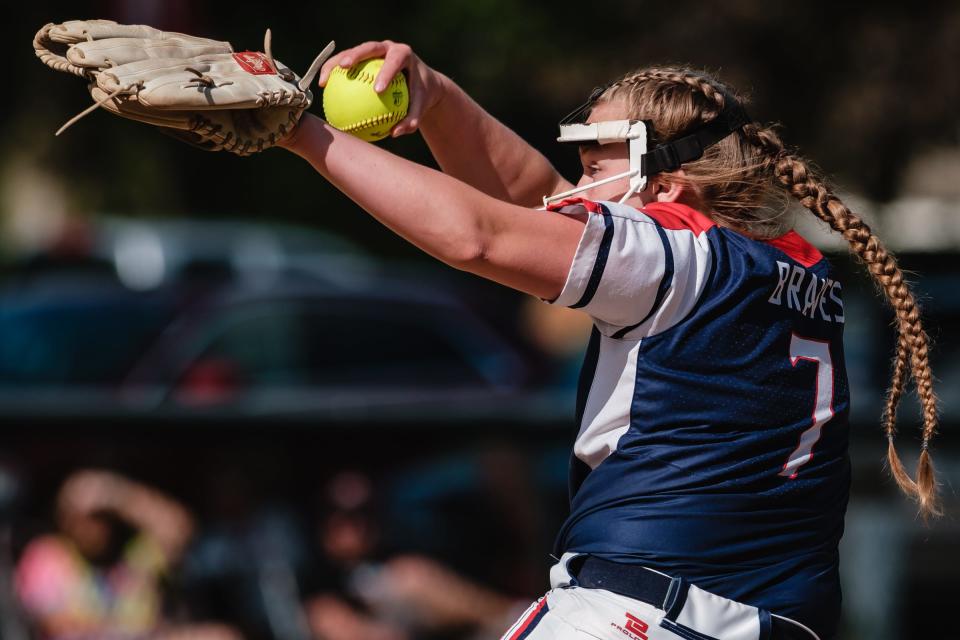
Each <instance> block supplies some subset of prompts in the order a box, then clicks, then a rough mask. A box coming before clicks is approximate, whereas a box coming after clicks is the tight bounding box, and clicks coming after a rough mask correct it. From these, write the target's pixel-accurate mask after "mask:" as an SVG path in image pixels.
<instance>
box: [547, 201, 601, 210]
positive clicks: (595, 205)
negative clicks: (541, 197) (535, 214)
mask: <svg viewBox="0 0 960 640" xmlns="http://www.w3.org/2000/svg"><path fill="white" fill-rule="evenodd" d="M575 205H580V206H582V207H583V208H584V209H586V210H587V211H589V212H590V213H603V211H602V210H601V209H600V203H599V202H594V201H593V200H587V199H586V198H567V199H566V200H561V201H560V202H555V203H553V204H551V205H550V206H548V207H547V211H560V210H561V209H563V208H564V207H572V206H575Z"/></svg>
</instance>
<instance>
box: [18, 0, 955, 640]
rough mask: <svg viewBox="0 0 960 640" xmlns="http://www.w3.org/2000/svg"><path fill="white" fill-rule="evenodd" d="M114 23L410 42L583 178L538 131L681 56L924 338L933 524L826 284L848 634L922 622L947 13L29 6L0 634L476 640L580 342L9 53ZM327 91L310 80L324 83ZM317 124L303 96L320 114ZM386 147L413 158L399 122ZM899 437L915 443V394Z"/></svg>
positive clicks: (856, 335) (943, 180)
mask: <svg viewBox="0 0 960 640" xmlns="http://www.w3.org/2000/svg"><path fill="white" fill-rule="evenodd" d="M94 17H98V18H111V19H114V20H117V21H119V22H124V23H145V24H150V25H152V26H155V27H159V28H162V29H167V30H174V31H184V32H188V33H193V34H196V35H204V36H209V37H212V38H216V39H221V40H229V41H230V42H232V43H233V44H234V45H235V47H236V48H238V49H254V50H258V49H260V47H261V45H262V38H263V31H264V29H265V28H266V27H271V28H272V29H273V34H274V47H273V48H274V52H275V53H276V55H277V57H278V58H279V59H281V60H283V61H284V63H286V64H288V65H290V66H291V67H293V68H294V69H302V68H303V67H304V66H305V65H307V64H308V63H309V62H310V60H312V58H313V56H314V55H315V54H316V53H317V52H318V51H319V49H320V48H321V47H322V46H323V45H324V44H326V42H327V41H328V40H330V39H336V40H337V42H338V45H339V46H340V48H346V47H349V46H352V45H353V44H357V43H359V42H362V41H364V40H369V39H383V38H390V39H393V40H399V41H405V42H408V43H410V44H411V45H412V46H413V47H414V49H415V50H416V51H417V52H418V53H419V55H420V56H421V57H422V58H423V59H424V60H426V61H427V62H428V63H430V64H432V65H433V66H435V67H437V68H438V69H440V70H441V71H443V72H445V73H447V74H448V75H450V76H452V77H453V78H454V79H455V80H456V81H457V82H459V83H460V84H461V85H462V86H463V87H465V88H466V89H467V91H468V92H470V93H471V94H472V95H473V96H474V97H476V98H477V100H478V101H479V102H481V104H483V105H485V106H486V107H487V108H488V110H490V111H491V112H492V113H493V114H494V115H495V116H497V117H498V118H500V119H501V120H503V121H504V122H506V123H507V124H508V125H509V126H511V127H513V128H514V129H516V130H517V131H518V132H519V133H520V134H521V135H522V136H524V137H525V138H526V139H527V140H529V141H531V142H532V143H533V144H534V145H535V146H537V147H538V148H540V149H541V150H543V151H544V153H546V154H547V156H548V157H549V158H550V159H551V160H552V161H553V162H555V163H556V165H557V166H558V167H559V168H560V169H561V171H562V172H564V173H565V174H566V175H567V176H568V178H570V179H573V180H576V178H577V177H578V174H577V171H578V168H579V163H578V159H577V157H576V155H575V154H569V153H568V152H564V151H563V150H561V149H559V148H558V145H554V144H553V143H552V141H553V139H554V138H555V136H556V122H557V120H558V119H559V118H560V117H561V116H562V115H564V114H565V113H567V112H568V111H569V110H570V109H571V108H572V107H573V106H575V105H577V104H579V103H581V102H582V101H583V100H584V99H585V97H586V95H588V94H589V92H590V90H591V89H592V88H593V87H594V86H596V85H599V84H602V83H604V82H606V81H608V80H610V79H611V78H613V77H615V76H617V75H619V74H621V73H623V72H625V71H626V70H628V69H630V68H631V67H634V66H640V65H644V64H648V63H652V62H674V63H688V64H691V65H693V66H695V67H703V68H707V69H709V70H712V71H719V73H720V75H721V77H722V78H723V79H725V80H727V81H728V82H730V83H731V84H733V85H734V86H736V87H738V88H739V89H741V90H742V91H745V92H747V93H748V94H750V95H751V96H752V106H751V108H750V111H751V113H752V114H753V116H754V117H755V118H757V119H759V120H763V121H776V122H780V123H782V125H783V127H784V137H785V139H786V140H787V141H788V142H789V143H791V144H794V145H797V146H799V147H800V149H801V150H802V151H803V152H804V153H806V154H807V155H808V156H810V157H811V158H813V159H815V160H816V162H817V163H819V165H820V166H821V167H822V168H823V170H824V171H826V172H827V173H828V174H829V175H830V176H832V177H833V178H834V180H835V181H836V183H837V185H838V188H839V189H840V191H841V193H842V194H843V196H844V198H845V199H847V201H848V202H849V203H850V204H851V205H853V206H854V208H855V209H856V210H857V211H858V212H859V213H861V214H862V215H863V216H864V217H865V218H866V219H868V220H869V221H870V223H871V224H872V225H874V227H875V228H876V229H877V230H878V232H879V234H880V235H881V237H883V238H885V239H886V241H887V242H888V243H889V245H891V247H892V248H893V249H895V250H896V251H898V253H899V255H900V258H901V261H902V264H903V266H904V267H905V268H906V269H908V270H910V274H911V275H910V278H911V280H912V281H913V283H914V285H915V286H916V288H917V291H918V294H919V297H920V299H921V301H922V304H923V307H924V312H925V315H926V321H927V323H928V324H927V326H928V330H929V332H930V334H931V336H932V338H933V341H934V344H935V348H934V352H933V367H934V373H935V374H936V375H937V376H938V378H939V385H938V393H939V395H940V398H941V401H942V418H943V425H942V430H941V431H942V433H941V435H940V436H939V438H938V439H937V440H936V443H935V446H934V449H935V460H936V461H937V463H938V465H939V471H940V474H941V479H942V482H943V493H944V496H945V500H946V504H947V515H946V517H945V518H943V519H942V520H940V521H938V522H937V523H935V524H934V525H932V526H929V527H925V526H923V525H922V524H921V523H920V522H918V520H917V519H916V517H915V515H914V510H913V508H912V506H911V505H910V504H909V503H908V502H907V501H906V500H904V499H902V498H901V497H899V496H898V495H897V492H896V491H895V487H894V485H893V483H892V481H891V480H890V479H889V478H888V476H887V474H886V473H885V471H884V469H883V467H882V460H883V453H884V444H885V442H884V439H883V437H882V435H881V432H880V428H879V417H880V412H881V406H882V405H881V397H882V394H883V390H884V388H885V385H886V383H887V380H888V363H889V360H890V357H891V355H892V345H893V342H892V334H891V331H890V328H889V327H890V315H889V313H888V312H887V311H886V310H885V309H884V308H883V307H882V305H881V304H880V302H879V300H878V299H877V298H876V296H875V295H874V291H873V289H872V285H870V283H869V282H867V281H866V280H865V279H864V278H863V276H862V275H861V274H860V273H859V267H858V265H856V264H853V263H852V262H851V261H850V260H849V259H848V257H847V256H846V254H845V247H844V245H843V244H842V243H841V242H838V240H837V238H834V237H831V236H830V235H829V234H828V233H827V232H826V230H825V229H824V228H823V227H821V226H819V224H818V223H815V222H813V221H812V216H809V215H806V216H804V215H803V214H800V215H799V216H798V219H797V226H798V228H800V229H801V230H802V231H803V232H804V233H806V234H808V236H809V237H811V239H813V240H814V242H815V243H816V244H817V245H818V246H820V247H821V249H823V250H825V251H828V252H829V253H830V255H831V257H832V259H833V260H834V261H835V263H836V264H837V266H838V267H839V268H840V269H841V270H842V271H843V272H844V274H845V280H844V281H845V283H846V284H845V288H844V293H845V299H846V307H847V318H848V322H847V325H846V333H847V336H846V341H847V344H846V348H847V362H848V369H849V373H850V377H851V387H852V398H853V416H852V417H853V424H852V457H853V462H854V474H855V476H854V493H853V497H852V500H851V504H850V508H849V512H848V518H847V532H846V535H845V537H844V541H843V549H842V557H843V578H844V589H845V593H844V596H845V602H844V607H845V613H844V615H845V618H844V623H843V635H842V637H843V638H846V639H859V638H870V639H871V640H884V639H887V638H904V637H906V638H918V637H931V636H937V637H946V636H949V635H950V633H948V632H946V631H944V628H945V625H946V622H945V618H946V612H947V611H949V609H948V607H949V606H950V605H951V604H952V600H953V592H952V587H953V586H954V584H955V582H956V578H957V577H958V575H960V573H958V569H960V535H958V534H960V525H958V522H957V517H956V514H957V507H958V506H960V505H958V502H960V501H958V499H957V494H956V487H957V486H958V479H960V438H958V437H957V435H956V431H957V430H956V427H957V424H958V422H960V340H958V338H957V329H958V323H960V295H958V294H960V261H958V257H960V74H958V73H957V72H956V68H955V67H956V62H957V60H960V5H958V4H957V3H956V2H914V3H901V2H890V1H886V0H880V1H876V2H872V3H869V5H864V4H862V3H837V2H827V1H826V0H813V1H811V2H806V3H802V4H797V3H771V2H764V1H762V0H729V1H727V2H724V3H710V2H694V1H691V0H674V1H673V2H669V3H655V2H647V1H643V2H637V1H634V2H626V1H622V0H609V1H608V2H605V3H600V4H595V5H589V4H585V3H582V2H576V3H574V2H568V1H567V0H558V1H554V2H550V3H533V2H525V3H520V2H510V1H508V0H468V1H465V0H448V1H446V2H442V3H441V2H435V3H431V2H418V1H416V0H412V1H408V2H404V3H396V2H394V3H387V2H380V1H379V0H370V1H369V2H367V3H364V4H363V5H359V4H353V3H344V4H339V3H313V4H303V3H292V2H283V1H274V2H269V3H252V2H250V3H248V2H243V1H236V2H230V3H221V2H203V3H199V2H189V1H188V0H162V1H161V0H143V1H137V2H135V1H132V0H131V1H119V0H117V1H110V2H108V1H103V2H73V3H66V2H62V1H61V0H52V1H47V2H43V3H30V4H26V5H24V6H20V7H19V8H18V9H17V12H16V17H15V18H11V17H8V18H7V19H6V20H4V21H3V24H2V25H0V31H2V33H3V36H4V37H3V41H4V42H7V43H8V49H9V51H8V53H9V54H10V55H9V56H8V57H7V60H8V62H9V64H8V67H7V68H8V76H9V75H10V73H11V72H12V73H13V78H12V81H11V82H10V83H9V84H8V93H9V94H10V96H12V97H8V98H7V99H6V100H4V101H3V102H2V103H0V114H2V118H0V132H2V135H0V148H2V154H0V425H2V428H0V638H2V640H26V639H28V638H35V639H41V638H57V639H66V638H74V639H79V638H116V639H129V638H143V637H147V636H149V637H156V638H199V639H205V638H218V639H219V638H223V639H230V640H233V639H237V638H246V639H249V640H256V639H261V638H262V639H277V640H288V639H289V640H304V639H307V638H324V639H329V640H339V639H341V638H344V639H345V638H353V639H356V638H370V639H385V640H414V639H420V638H436V639H440V638H450V639H453V638H462V639H473V640H481V639H485V638H497V637H499V635H500V634H501V633H502V632H503V631H504V630H505V629H506V628H507V627H508V626H509V624H510V623H511V622H512V620H513V619H514V618H515V617H516V616H517V615H518V614H519V613H520V612H521V611H522V610H523V609H524V608H525V607H526V606H527V604H528V603H529V601H530V600H531V599H532V598H534V597H536V596H538V595H539V594H541V593H542V592H543V591H544V590H545V589H546V588H547V569H548V567H549V566H550V564H551V563H552V559H551V558H550V557H549V556H548V552H549V550H550V549H551V545H552V539H553V535H554V534H555V532H556V530H557V528H558V527H559V524H560V523H561V522H562V520H563V518H564V515H565V513H566V463H567V456H568V448H569V446H570V444H571V442H572V440H573V436H574V424H573V410H574V392H575V380H576V375H577V372H578V366H579V358H580V356H581V354H582V350H583V348H584V345H585V340H586V336H587V333H588V330H589V327H588V326H587V325H586V324H585V322H584V318H582V317H580V315H579V314H577V313H576V312H569V311H567V312H565V311H564V310H562V309H553V308H548V307H546V305H542V304H540V303H539V302H537V301H536V300H533V299H531V298H528V297H525V296H522V295H519V294H514V293H512V292H510V291H507V290H505V289H502V288H499V287H497V286H495V285H491V284H488V283H485V282H483V281H481V280H479V279H477V278H474V277H472V276H469V275H465V274H462V273H459V272H456V271H454V270H452V269H450V268H447V267H445V266H444V265H441V264H439V263H435V262H432V261H431V260H429V259H427V258H426V257H425V256H423V255H421V254H419V253H418V251H417V250H416V249H414V248H412V247H411V246H409V245H407V244H405V243H404V242H402V241H401V240H399V239H398V238H396V237H395V236H394V235H393V234H391V233H390V232H389V231H387V230H386V229H384V228H382V227H380V226H379V225H378V223H376V222H374V221H373V220H372V219H370V218H369V217H367V216H366V215H365V214H364V213H363V212H362V211H359V210H358V209H356V207H354V206H353V205H352V204H351V203H350V202H349V201H348V200H347V199H346V198H345V197H343V196H342V195H340V194H339V192H337V191H335V190H334V189H333V188H332V187H330V186H329V185H327V184H325V183H324V182H323V181H322V180H321V179H320V178H319V177H318V176H316V174H315V173H314V172H313V170H312V169H311V168H310V167H309V166H308V165H307V164H306V163H303V162H302V161H300V160H298V159H296V158H294V157H293V156H292V155H289V154H285V153H284V152H283V151H280V150H269V151H267V152H265V153H263V154H260V155H258V156H254V157H252V158H249V159H240V158H237V157H233V156H231V155H229V154H225V153H224V154H216V155H214V154H207V153H205V152H202V151H198V150H195V149H193V148H190V147H187V146H185V145H182V144H180V143H177V142H175V141H173V140H172V139H169V138H167V137H165V136H162V135H159V134H158V133H157V132H156V131H155V130H151V129H150V128H148V127H144V126H142V125H138V124H135V123H132V122H128V121H124V120H122V119H119V118H113V117H110V116H108V115H107V114H105V113H97V114H94V115H92V116H90V117H88V118H87V119H85V120H83V121H82V122H80V123H79V124H77V125H76V126H74V127H73V128H71V129H70V130H69V131H68V132H67V133H66V134H65V135H64V136H63V137H61V138H56V139H55V138H54V137H53V132H54V131H55V130H56V129H57V128H58V127H59V126H60V125H61V124H62V123H63V122H64V121H65V120H67V119H68V118H69V117H71V116H72V115H73V114H75V113H76V112H78V111H80V110H82V109H83V108H85V107H86V106H87V104H88V103H89V98H88V95H87V93H86V91H85V90H84V89H83V86H82V84H81V83H80V82H78V81H77V80H76V79H73V78H70V77H68V76H66V75H60V74H55V73H53V72H51V71H49V70H48V69H46V68H45V67H44V66H43V65H42V64H41V63H40V62H39V61H38V60H36V59H35V57H34V55H33V51H32V48H31V46H30V42H31V40H32V37H33V34H34V33H35V31H36V30H37V29H38V28H39V27H40V26H42V25H43V24H45V23H47V22H62V21H64V20H68V19H76V18H94ZM317 102H319V101H317ZM314 111H315V112H319V105H316V106H315V107H314ZM383 144H384V146H386V147H387V148H389V149H390V150H392V151H395V152H397V153H399V154H402V155H404V156H406V157H410V158H413V159H416V160H418V161H421V162H424V163H427V164H431V159H430V157H429V154H428V152H427V149H426V147H425V145H424V144H423V142H422V141H421V140H420V139H419V138H417V137H411V136H408V137H407V138H405V139H402V140H396V141H392V140H391V141H387V142H384V143H383ZM901 416H902V417H901V423H902V426H901V434H902V435H901V438H900V442H901V446H902V448H903V451H904V454H905V457H906V458H907V459H908V460H910V461H911V462H912V461H913V460H915V459H916V455H917V453H918V446H917V445H918V437H917V430H916V428H915V427H916V425H917V413H916V405H915V403H914V401H913V399H912V398H908V399H907V400H906V401H905V406H904V408H903V410H902V412H901Z"/></svg>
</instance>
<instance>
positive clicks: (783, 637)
mask: <svg viewBox="0 0 960 640" xmlns="http://www.w3.org/2000/svg"><path fill="white" fill-rule="evenodd" d="M567 571H568V572H569V573H570V575H571V576H572V577H573V579H574V582H573V583H572V585H573V586H580V587H586V588H587V589H604V590H605V591H611V592H613V593H617V594H620V595H622V596H627V597H628V598H633V599H634V600H639V601H641V602H645V603H647V604H649V605H651V606H654V607H656V608H657V609H660V610H662V611H664V612H665V615H664V618H665V619H666V620H668V621H671V622H672V621H675V620H676V619H677V615H679V613H680V610H681V609H682V608H683V605H684V603H685V602H686V599H687V589H688V588H689V586H690V585H689V583H688V582H687V581H686V580H683V579H681V578H671V577H670V576H665V575H663V574H662V573H658V572H656V571H653V570H652V569H647V568H646V567H643V566H640V565H635V564H624V563H622V562H611V561H610V560H604V559H603V558H597V557H595V556H588V555H579V556H574V557H573V558H571V559H570V561H569V563H568V564H567ZM758 611H759V613H760V617H761V631H760V637H761V638H767V639H769V640H794V639H796V640H816V636H815V635H813V634H812V633H810V632H808V631H807V630H806V629H805V628H803V627H801V626H799V625H798V624H797V623H795V622H793V621H788V620H785V619H782V618H778V617H776V616H774V617H772V619H771V616H770V614H769V612H767V611H765V610H763V609H760V610H758ZM664 624H666V623H664ZM668 628H670V627H668Z"/></svg>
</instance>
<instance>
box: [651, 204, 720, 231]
mask: <svg viewBox="0 0 960 640" xmlns="http://www.w3.org/2000/svg"><path fill="white" fill-rule="evenodd" d="M641 211H642V212H643V213H645V214H647V215H648V216H650V217H651V218H653V219H654V220H656V221H657V222H658V223H660V226H661V227H663V228H664V229H674V230H681V229H689V230H690V231H693V232H694V233H695V234H696V235H700V234H701V233H703V232H704V231H707V230H708V229H712V228H713V227H715V226H717V223H716V222H714V221H713V220H711V219H710V218H708V217H707V216H705V215H703V214H702V213H700V212H699V211H697V210H696V209H693V208H691V207H688V206H687V205H685V204H680V203H677V202H651V203H649V204H646V205H644V207H643V209H641Z"/></svg>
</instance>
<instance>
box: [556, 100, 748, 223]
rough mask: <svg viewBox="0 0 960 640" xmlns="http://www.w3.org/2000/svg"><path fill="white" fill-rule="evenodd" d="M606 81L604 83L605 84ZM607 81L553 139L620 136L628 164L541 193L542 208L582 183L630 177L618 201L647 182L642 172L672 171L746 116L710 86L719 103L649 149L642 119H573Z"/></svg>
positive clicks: (593, 140) (616, 139)
mask: <svg viewBox="0 0 960 640" xmlns="http://www.w3.org/2000/svg"><path fill="white" fill-rule="evenodd" d="M608 86H609V85H608ZM606 89H607V87H598V88H596V89H594V90H593V93H592V94H591V95H590V98H589V99H588V100H587V101H586V102H585V103H584V104H582V105H580V106H579V107H577V109H575V110H574V111H573V112H572V113H571V114H570V115H568V116H567V117H565V118H564V119H563V120H561V121H560V137H559V138H557V142H573V143H580V144H615V143H623V142H626V143H627V145H628V147H627V148H628V152H629V158H630V168H629V169H628V170H627V171H624V172H623V173H618V174H617V175H615V176H610V177H609V178H604V179H603V180H597V181H596V182H591V183H590V184H585V185H583V186H582V187H576V188H574V189H570V190H569V191H564V192H563V193H557V194H554V195H552V196H544V197H543V208H544V209H546V208H547V207H548V206H549V205H550V204H551V203H554V202H558V201H561V200H563V199H564V198H569V197H570V196H572V195H574V194H577V193H582V192H584V191H586V190H588V189H593V188H594V187H599V186H600V185H604V184H609V183H611V182H614V181H616V180H622V179H623V178H630V187H629V188H628V189H627V192H626V193H624V194H623V197H621V198H620V200H619V202H620V203H621V204H622V203H624V202H626V201H627V199H629V198H630V197H631V196H633V195H634V194H636V193H637V192H639V191H642V190H643V189H644V188H646V186H647V178H649V177H650V176H655V175H657V174H658V173H665V172H666V173H669V172H671V171H676V170H677V169H679V168H680V167H681V166H682V165H683V164H684V163H687V162H693V161H694V160H697V159H699V158H701V157H702V156H703V151H704V149H706V148H707V147H709V146H710V145H713V144H716V143H717V142H719V141H720V140H723V139H724V138H726V137H727V136H729V135H730V134H732V133H734V132H736V131H739V130H740V129H741V128H743V126H744V125H746V124H748V123H749V122H750V117H749V116H747V113H746V111H745V110H744V109H743V105H741V104H740V102H739V101H738V100H737V99H736V98H735V97H734V96H733V95H731V94H729V93H728V92H727V91H726V89H724V88H723V87H716V89H717V91H719V92H720V93H722V94H723V96H724V98H725V99H724V107H723V109H722V110H721V111H720V113H719V114H717V117H715V118H714V119H713V120H711V121H710V122H708V123H706V124H704V125H701V126H699V127H697V128H696V129H693V130H692V131H689V132H688V133H687V134H686V135H684V136H682V137H679V138H676V139H674V140H670V141H667V142H663V143H662V144H658V145H657V146H655V147H654V148H653V149H651V150H650V151H649V152H648V151H647V141H648V139H649V138H652V137H653V136H652V135H651V133H650V132H652V131H653V129H652V128H651V129H649V130H648V127H650V126H651V125H649V124H648V123H647V122H644V121H642V120H610V121H606V122H591V123H576V122H575V120H577V119H578V118H580V117H582V116H584V114H588V113H589V111H590V109H591V108H592V107H593V105H594V104H595V102H596V101H597V100H598V99H599V98H600V97H601V96H602V95H603V93H604V92H605V91H606Z"/></svg>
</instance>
